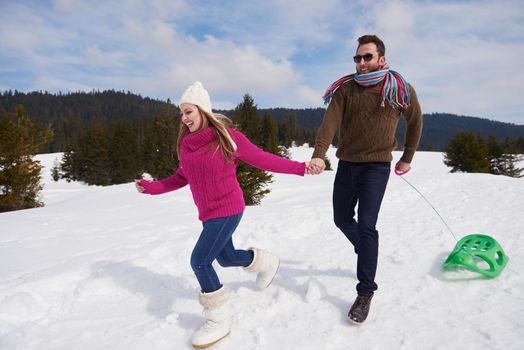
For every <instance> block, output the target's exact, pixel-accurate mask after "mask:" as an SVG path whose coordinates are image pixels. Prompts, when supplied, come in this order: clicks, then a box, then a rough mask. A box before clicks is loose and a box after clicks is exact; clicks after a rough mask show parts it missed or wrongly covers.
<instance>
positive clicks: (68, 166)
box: [0, 92, 524, 211]
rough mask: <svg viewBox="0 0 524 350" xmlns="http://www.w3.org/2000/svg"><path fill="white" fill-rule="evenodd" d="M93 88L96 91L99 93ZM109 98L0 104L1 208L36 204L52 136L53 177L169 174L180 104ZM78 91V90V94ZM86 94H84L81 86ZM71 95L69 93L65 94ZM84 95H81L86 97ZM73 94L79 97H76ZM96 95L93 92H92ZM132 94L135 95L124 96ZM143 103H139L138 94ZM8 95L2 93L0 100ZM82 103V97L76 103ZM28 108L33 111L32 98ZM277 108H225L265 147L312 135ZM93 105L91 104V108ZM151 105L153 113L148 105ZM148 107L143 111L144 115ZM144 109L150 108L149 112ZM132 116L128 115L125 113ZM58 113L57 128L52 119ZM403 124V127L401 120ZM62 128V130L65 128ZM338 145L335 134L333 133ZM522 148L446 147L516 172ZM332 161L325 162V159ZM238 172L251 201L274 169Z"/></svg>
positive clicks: (114, 178) (122, 178)
mask: <svg viewBox="0 0 524 350" xmlns="http://www.w3.org/2000/svg"><path fill="white" fill-rule="evenodd" d="M98 94H100V93H98V92H93V96H95V97H96V96H97V95H98ZM102 94H103V95H104V96H105V97H106V98H107V100H104V101H105V102H103V103H102V102H97V103H95V106H96V107H95V108H94V110H97V111H99V113H100V114H97V113H91V112H89V113H87V112H86V113H82V114H78V113H76V112H75V110H76V109H75V108H72V107H71V108H69V107H68V108H66V110H67V111H68V112H67V113H65V114H64V113H62V112H61V111H60V109H59V108H58V109H55V108H56V106H53V107H51V106H52V103H47V104H45V103H44V106H47V107H49V109H46V108H43V111H44V112H42V113H43V114H46V115H48V116H55V117H56V116H63V115H69V118H70V119H67V118H66V119H62V117H60V118H58V119H53V118H52V117H51V119H49V118H40V119H41V120H40V121H38V120H33V118H30V117H29V114H28V113H27V110H26V109H25V108H24V107H23V106H21V105H17V106H16V107H15V108H14V110H12V111H9V110H7V109H5V108H4V107H2V106H0V140H2V143H1V147H0V211H9V210H16V209H25V208H31V207H37V206H41V205H42V203H41V202H40V201H39V200H38V192H39V191H40V189H41V185H40V171H41V166H40V165H39V164H38V162H36V161H34V160H33V159H32V155H34V154H37V153H42V152H46V150H49V148H48V147H49V145H50V144H53V142H54V141H55V140H56V139H57V138H58V139H60V140H61V141H60V142H59V143H55V146H54V147H59V148H60V149H59V150H60V151H63V152H64V156H63V159H62V162H61V163H60V164H56V165H55V166H54V168H53V169H52V175H53V178H54V179H55V180H58V179H60V178H64V179H66V180H68V181H83V182H85V183H87V184H90V185H112V184H121V183H127V182H130V181H132V180H133V179H136V178H139V177H140V176H142V174H144V173H148V174H150V175H151V177H152V178H154V179H160V178H164V177H167V176H169V175H171V174H172V173H173V171H174V170H175V169H176V168H177V166H178V159H177V156H176V139H177V135H178V131H179V128H180V117H179V115H180V111H179V109H178V107H177V106H175V105H174V104H172V103H171V101H169V100H167V101H166V102H161V103H160V102H158V101H154V100H150V102H151V103H150V105H149V107H147V108H142V107H143V106H142V107H141V108H137V105H141V102H140V101H142V100H141V99H142V98H141V97H140V98H139V99H136V100H135V103H128V104H121V105H120V107H119V108H123V110H126V111H127V112H129V113H130V114H129V115H128V114H125V113H124V114H123V113H121V112H119V113H116V112H114V113H110V112H108V111H106V112H107V113H106V112H104V110H105V109H106V108H109V109H110V105H111V103H110V102H111V101H113V102H114V101H115V99H117V100H118V99H121V98H122V97H124V100H125V99H127V97H128V96H127V95H131V96H135V95H132V94H129V93H127V94H125V93H116V92H110V93H107V92H104V93H102ZM80 95H82V94H80ZM83 95H88V94H83ZM19 96H20V94H17V93H11V92H10V93H6V94H4V95H2V98H4V100H5V98H7V99H13V98H15V97H19ZM53 96H54V97H57V98H58V97H60V96H55V95H51V94H41V93H40V94H36V97H35V98H37V99H38V98H44V100H45V99H50V100H53V98H54V97H53ZM67 96H69V95H67ZM93 96H90V97H89V98H88V97H87V96H84V97H85V98H86V100H89V99H90V98H91V97H93ZM73 101H77V100H76V99H75V98H73ZM95 101H96V98H95ZM129 101H133V99H131V100H129ZM137 101H138V102H140V103H138V102H137ZM4 102H5V101H4ZM80 105H81V103H80ZM32 108H33V114H34V113H37V112H35V111H37V110H38V109H37V108H36V106H32ZM276 110H278V113H282V112H283V110H285V109H274V110H273V109H266V110H260V109H258V107H257V106H256V104H255V102H254V100H253V98H252V97H251V96H250V95H249V94H246V95H244V96H243V100H242V102H241V103H240V104H239V105H237V107H236V108H235V109H234V110H232V111H225V112H226V113H225V114H226V115H228V116H229V117H230V118H231V119H232V120H233V122H234V123H235V124H236V125H237V126H238V128H239V129H240V130H241V131H242V132H243V133H244V134H246V136H247V137H248V138H249V139H250V140H251V141H252V142H253V143H255V144H256V145H257V146H259V147H261V148H263V149H264V150H266V151H268V152H271V153H274V154H279V155H281V156H287V149H286V148H288V147H290V146H291V145H292V144H293V143H294V142H295V143H296V144H299V145H300V144H302V143H303V142H307V143H309V144H310V145H312V144H313V143H314V137H315V131H314V130H310V129H307V128H302V127H301V125H300V122H299V120H300V118H299V115H298V114H297V113H294V112H292V113H289V114H288V116H287V117H286V118H285V119H284V120H282V121H281V122H278V121H276V120H275V118H274V117H273V111H276ZM90 111H92V109H90ZM152 111H154V113H153V112H152ZM143 113H145V114H146V115H143ZM148 113H153V114H152V115H148ZM129 116H131V117H129ZM57 120H58V121H63V123H64V124H62V126H64V125H67V128H61V129H60V127H59V130H61V132H59V133H58V134H57V131H56V129H55V127H56V125H57V124H56V123H53V121H54V122H56V121H57ZM399 129H401V128H399ZM65 130H67V135H68V136H67V137H65V136H64V135H66V134H65V133H64V131H65ZM334 145H336V139H335V141H334ZM523 153H524V140H523V138H522V137H518V138H510V137H506V138H505V139H503V140H502V141H500V140H499V139H498V138H497V137H496V136H495V135H494V134H492V135H490V136H489V137H488V138H487V139H484V138H483V136H482V135H481V134H480V133H473V132H469V131H466V132H459V133H457V134H456V135H455V137H454V138H453V139H452V140H451V141H450V142H449V144H448V147H447V149H446V159H445V163H446V165H448V166H450V167H451V171H452V172H454V171H465V172H486V173H492V174H498V175H507V176H513V177H520V176H522V175H521V173H522V169H520V168H519V167H518V163H519V162H520V161H521V160H522V154H523ZM328 166H329V162H328ZM237 177H238V179H239V182H240V185H241V187H242V189H243V192H244V198H245V201H246V203H247V204H248V205H254V204H258V203H260V201H261V199H262V198H263V196H264V195H266V194H267V193H269V191H270V190H269V189H268V188H267V185H268V184H269V183H270V182H271V181H272V176H271V175H270V174H268V173H267V172H264V171H261V170H259V169H255V168H252V167H250V166H248V165H247V164H243V163H242V162H240V163H239V166H238V169H237Z"/></svg>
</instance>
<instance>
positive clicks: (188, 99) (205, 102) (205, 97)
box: [178, 81, 213, 115]
mask: <svg viewBox="0 0 524 350" xmlns="http://www.w3.org/2000/svg"><path fill="white" fill-rule="evenodd" d="M182 103H190V104H193V105H197V106H198V107H200V108H201V109H202V110H203V111H205V112H207V113H209V114H211V115H212V114H213V111H212V110H211V98H210V97H209V93H208V92H207V90H206V89H204V86H203V85H202V83H201V82H199V81H197V82H195V83H194V84H193V85H191V86H189V87H188V88H187V89H186V91H184V93H183V94H182V97H181V98H180V102H179V103H178V105H179V106H180V105H181V104H182Z"/></svg>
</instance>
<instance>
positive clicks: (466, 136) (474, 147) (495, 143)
mask: <svg viewBox="0 0 524 350" xmlns="http://www.w3.org/2000/svg"><path fill="white" fill-rule="evenodd" d="M523 149H524V140H522V138H518V139H511V138H509V137H507V138H505V139H504V140H502V141H499V140H497V138H496V137H495V135H493V134H491V135H489V136H488V137H487V138H484V137H482V135H481V134H480V133H472V132H468V131H462V132H458V133H456V134H455V136H454V137H453V139H452V140H451V141H450V143H449V145H448V148H447V150H446V153H445V155H444V164H446V165H447V166H449V167H451V172H457V171H461V172H468V173H490V174H494V175H506V176H511V177H522V176H523V175H522V172H523V171H524V169H523V168H520V167H519V163H520V162H521V161H522V160H523V159H524V156H523V153H524V152H523V151H522V150H523Z"/></svg>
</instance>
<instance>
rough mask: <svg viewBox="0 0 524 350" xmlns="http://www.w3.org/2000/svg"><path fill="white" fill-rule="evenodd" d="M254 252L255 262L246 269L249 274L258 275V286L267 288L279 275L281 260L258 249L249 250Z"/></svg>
mask: <svg viewBox="0 0 524 350" xmlns="http://www.w3.org/2000/svg"><path fill="white" fill-rule="evenodd" d="M249 250H251V251H253V262H252V263H251V264H250V265H249V266H246V267H244V269H245V270H246V271H248V272H255V273H257V285H258V286H259V287H260V288H267V287H268V286H269V285H270V284H271V282H272V281H273V278H274V277H275V275H276V274H277V270H278V266H279V265H280V260H279V259H278V258H277V257H276V256H274V255H273V254H271V253H269V252H267V251H265V250H262V249H258V248H249Z"/></svg>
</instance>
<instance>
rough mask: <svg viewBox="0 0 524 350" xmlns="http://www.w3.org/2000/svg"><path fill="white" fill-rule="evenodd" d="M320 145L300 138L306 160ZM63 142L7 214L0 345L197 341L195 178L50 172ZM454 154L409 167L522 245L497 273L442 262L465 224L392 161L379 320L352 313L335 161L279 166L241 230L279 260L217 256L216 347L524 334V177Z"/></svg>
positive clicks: (450, 344) (469, 344) (493, 231)
mask: <svg viewBox="0 0 524 350" xmlns="http://www.w3.org/2000/svg"><path fill="white" fill-rule="evenodd" d="M311 153H312V152H311V149H309V148H306V147H295V148H293V149H292V157H293V159H296V160H307V159H308V158H309V157H310V156H311ZM334 153H335V150H334V149H330V151H329V154H328V155H329V158H330V159H331V161H332V164H333V167H334V168H336V163H337V162H336V158H335V156H334ZM394 156H395V159H398V157H399V156H400V153H398V152H395V153H394ZM59 157H60V155H59V154H45V155H40V156H38V157H37V159H39V160H41V162H42V164H43V165H44V166H45V171H44V172H43V181H44V183H45V187H44V190H43V191H42V199H43V201H44V202H45V204H46V205H45V207H43V208H38V209H30V210H21V211H16V212H9V213H2V214H0V349H2V350H4V349H23V350H29V349H35V350H36V349H38V350H41V349H67V350H73V349H85V350H91V349H108V350H109V349H111V350H114V349H122V350H128V349H146V350H149V349H189V348H191V334H192V333H193V331H194V330H195V329H197V328H198V327H199V326H200V325H201V322H202V315H201V308H200V306H199V304H198V302H197V291H198V284H197V281H196V278H195V277H194V276H193V273H192V271H191V267H190V265H189V259H190V255H191V251H192V248H193V245H194V243H195V241H196V239H197V237H198V234H199V232H200V230H201V223H200V222H199V221H198V220H197V213H196V207H195V206H194V204H193V201H192V199H191V194H190V192H189V189H188V188H184V189H182V190H179V191H175V192H171V193H168V194H164V195H161V196H147V195H141V194H139V193H137V192H136V191H135V189H134V185H133V184H132V183H129V184H124V185H118V186H109V187H96V186H86V185H83V184H80V183H68V182H66V181H64V180H60V181H59V182H53V181H51V179H50V168H51V167H52V165H53V162H54V160H55V158H59ZM442 158H443V155H442V153H433V152H418V153H417V154H416V155H415V159H414V163H413V165H414V168H413V170H412V171H410V172H409V173H408V174H407V175H405V179H407V180H408V181H409V182H411V183H412V184H413V185H414V186H415V187H416V188H418V189H419V190H420V191H421V192H422V193H423V194H424V195H425V196H426V197H427V198H428V199H429V200H430V202H431V203H432V204H433V205H434V207H435V208H436V209H437V210H438V211H439V212H440V214H441V215H442V217H443V218H444V219H445V220H446V222H447V223H448V224H449V226H450V227H451V229H452V230H453V232H454V233H455V235H456V236H457V238H461V237H463V236H465V235H468V234H472V233H483V234H487V235H490V236H492V237H494V238H495V239H496V240H497V241H498V242H499V243H500V244H501V246H502V247H503V248H504V250H505V252H506V254H507V255H508V256H509V258H510V260H509V263H508V265H507V266H506V268H505V270H504V271H503V272H502V274H501V275H500V276H499V277H498V278H496V279H485V278H483V277H481V276H480V275H478V274H475V273H473V272H469V271H466V270H456V271H451V272H444V271H443V270H442V264H443V262H444V260H445V259H446V257H447V256H448V255H449V253H450V252H451V250H452V249H453V247H454V246H455V243H456V241H455V239H454V238H453V236H452V235H451V234H450V233H449V231H448V230H447V229H446V227H445V226H444V224H443V223H442V222H441V221H440V219H439V218H438V216H437V215H436V214H435V212H433V210H432V209H431V207H430V206H429V205H428V204H427V203H426V202H424V200H423V199H422V198H421V197H420V195H419V194H418V193H416V192H415V191H414V190H413V189H412V188H411V187H409V186H408V185H407V184H406V183H405V182H404V181H403V180H402V179H401V178H399V177H398V176H395V175H394V174H393V173H392V175H391V177H390V181H389V184H388V189H387V192H386V195H385V198H384V202H383V205H382V210H381V213H380V218H379V224H378V229H379V231H380V255H379V269H378V273H377V282H378V284H379V290H378V291H377V292H376V294H375V297H374V299H373V302H372V305H371V312H370V315H369V318H368V320H367V321H366V322H365V323H364V324H362V325H360V326H356V325H352V324H350V323H348V321H347V320H346V315H347V312H348V310H349V307H350V306H351V303H352V302H353V300H354V298H355V284H356V282H357V281H356V256H355V255H354V253H353V249H352V247H351V246H350V244H349V242H348V241H347V240H346V238H345V237H344V236H343V235H342V233H340V232H339V231H338V229H337V228H336V227H335V225H334V224H333V222H332V209H331V193H332V183H333V179H334V175H335V172H334V171H327V172H324V173H323V174H321V175H319V176H306V177H304V178H301V177H297V176H290V175H280V174H275V176H274V182H273V183H272V184H271V185H270V187H271V193H270V194H269V195H268V196H267V197H266V198H264V199H263V202H262V204H261V205H260V206H256V207H248V208H247V209H246V211H245V214H244V218H243V220H242V222H241V224H240V226H239V228H238V229H237V232H236V233H235V235H234V241H235V244H236V246H237V247H239V248H240V247H241V248H248V247H250V246H257V247H261V248H265V249H268V250H270V251H272V252H274V253H275V254H277V255H278V256H279V257H280V258H281V266H280V270H279V272H278V275H277V277H276V278H275V280H274V281H273V284H272V285H271V286H270V287H269V288H268V289H266V290H262V291H260V290H258V289H257V287H256V285H255V282H254V276H253V275H251V274H249V273H247V272H245V271H243V269H241V268H227V269H225V268H221V267H219V266H218V265H217V271H218V274H219V276H220V277H221V281H222V282H223V283H224V284H226V285H228V286H229V287H230V288H231V291H232V298H231V305H232V314H233V317H232V331H231V334H230V335H229V336H228V337H227V338H225V339H224V340H223V341H222V342H220V343H218V344H217V345H215V346H213V347H212V348H211V349H213V350H219V349H242V350H244V349H286V350H288V349H300V350H309V349H311V350H318V349H328V350H331V349H335V350H336V349H524V337H523V334H524V278H523V274H522V272H523V270H524V232H523V231H524V215H523V213H524V178H522V179H515V178H509V177H504V176H493V175H488V174H464V173H454V174H452V173H449V169H448V168H446V167H445V165H444V164H443V162H442ZM209 176H213V175H212V174H210V175H209Z"/></svg>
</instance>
